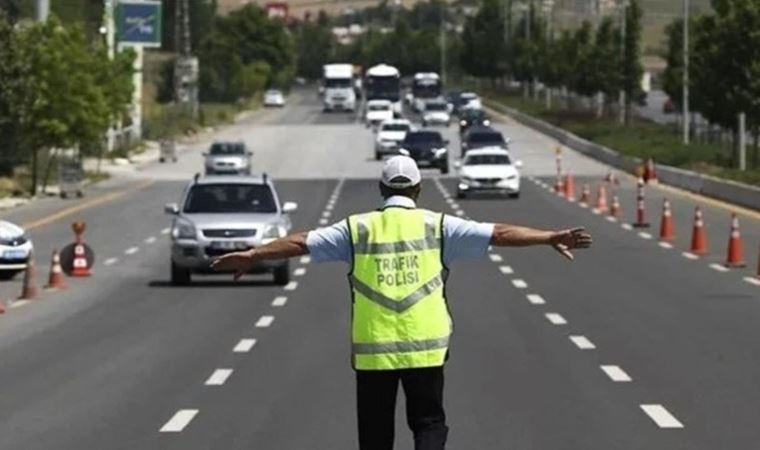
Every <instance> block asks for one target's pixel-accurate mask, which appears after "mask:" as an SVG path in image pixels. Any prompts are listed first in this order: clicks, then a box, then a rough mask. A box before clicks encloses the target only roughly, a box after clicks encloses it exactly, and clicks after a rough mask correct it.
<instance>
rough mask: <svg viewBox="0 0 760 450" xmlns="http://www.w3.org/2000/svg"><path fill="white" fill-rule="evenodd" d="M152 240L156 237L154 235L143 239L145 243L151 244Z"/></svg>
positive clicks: (154, 240)
mask: <svg viewBox="0 0 760 450" xmlns="http://www.w3.org/2000/svg"><path fill="white" fill-rule="evenodd" d="M154 242H156V237H155V236H151V237H149V238H148V239H145V243H146V244H152V243H154Z"/></svg>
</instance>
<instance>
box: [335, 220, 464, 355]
mask: <svg viewBox="0 0 760 450" xmlns="http://www.w3.org/2000/svg"><path fill="white" fill-rule="evenodd" d="M348 222H349V229H350V231H351V241H352V244H353V268H352V273H351V276H350V277H349V281H350V283H351V287H352V291H353V298H354V303H353V314H352V318H353V324H352V338H353V342H352V354H353V363H354V367H355V368H356V369H359V370H393V369H405V368H415V367H434V366H440V365H442V364H443V362H444V360H445V357H446V352H447V350H448V342H449V336H450V334H451V319H450V318H449V314H448V309H447V307H446V303H445V299H444V294H443V291H444V282H445V275H444V273H445V272H444V271H445V267H444V266H443V262H442V260H441V251H442V245H441V243H442V242H441V240H442V226H441V224H442V215H441V214H437V213H432V212H430V211H425V210H419V209H403V208H387V209H385V210H383V211H376V212H372V213H367V214H361V215H356V216H351V217H349V220H348Z"/></svg>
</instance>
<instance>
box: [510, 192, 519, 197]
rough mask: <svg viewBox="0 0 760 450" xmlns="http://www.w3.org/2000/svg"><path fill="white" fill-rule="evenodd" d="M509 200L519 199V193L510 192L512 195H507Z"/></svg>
mask: <svg viewBox="0 0 760 450" xmlns="http://www.w3.org/2000/svg"><path fill="white" fill-rule="evenodd" d="M509 198H513V199H518V198H520V193H519V192H512V193H510V194H509Z"/></svg>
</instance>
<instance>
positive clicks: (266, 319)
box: [256, 316, 274, 328]
mask: <svg viewBox="0 0 760 450" xmlns="http://www.w3.org/2000/svg"><path fill="white" fill-rule="evenodd" d="M272 322H274V316H261V317H259V320H258V321H257V322H256V328H267V327H269V326H270V325H272Z"/></svg>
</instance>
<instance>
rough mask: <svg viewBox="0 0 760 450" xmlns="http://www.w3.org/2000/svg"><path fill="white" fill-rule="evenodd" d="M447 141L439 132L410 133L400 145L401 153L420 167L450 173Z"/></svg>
mask: <svg viewBox="0 0 760 450" xmlns="http://www.w3.org/2000/svg"><path fill="white" fill-rule="evenodd" d="M448 145H449V141H446V140H444V139H443V137H442V136H441V133H439V132H437V131H430V130H422V131H410V132H408V133H406V137H405V138H404V140H403V141H402V142H401V144H400V145H399V153H401V154H402V155H407V156H409V157H411V158H412V159H414V160H415V161H416V162H417V164H418V165H419V166H420V167H433V168H438V169H439V170H440V171H441V173H443V174H446V173H449V152H448V149H447V146H448Z"/></svg>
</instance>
